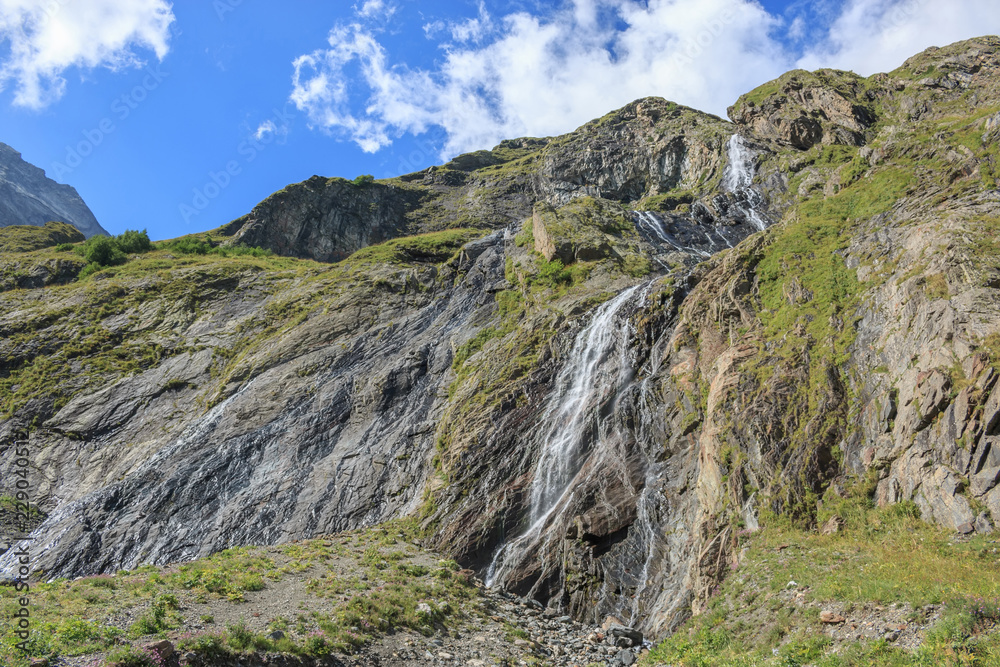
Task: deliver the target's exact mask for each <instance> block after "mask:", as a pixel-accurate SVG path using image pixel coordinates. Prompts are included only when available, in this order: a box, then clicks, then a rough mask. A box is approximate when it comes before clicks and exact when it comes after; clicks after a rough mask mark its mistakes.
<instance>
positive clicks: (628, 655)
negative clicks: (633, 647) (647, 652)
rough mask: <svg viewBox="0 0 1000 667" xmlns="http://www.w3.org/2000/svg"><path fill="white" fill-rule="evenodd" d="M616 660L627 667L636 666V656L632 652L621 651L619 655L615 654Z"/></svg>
mask: <svg viewBox="0 0 1000 667" xmlns="http://www.w3.org/2000/svg"><path fill="white" fill-rule="evenodd" d="M615 660H616V661H617V662H618V664H619V665H625V666H626V667H627V666H628V665H634V664H635V654H633V653H632V651H628V650H626V649H622V650H621V651H618V653H616V654H615Z"/></svg>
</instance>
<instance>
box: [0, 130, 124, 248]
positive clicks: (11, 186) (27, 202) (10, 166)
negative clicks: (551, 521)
mask: <svg viewBox="0 0 1000 667" xmlns="http://www.w3.org/2000/svg"><path fill="white" fill-rule="evenodd" d="M52 220H54V221H58V222H65V223H67V224H70V225H73V226H74V227H76V228H77V229H79V230H80V231H81V232H83V235H84V236H86V237H87V238H90V237H91V236H95V235H98V234H105V235H106V234H107V232H106V231H104V229H103V228H102V227H101V226H100V224H98V222H97V219H96V218H95V217H94V214H93V212H91V210H90V208H88V207H87V205H86V204H85V203H84V201H83V199H81V198H80V195H79V193H77V191H76V190H75V189H74V188H73V187H71V186H69V185H60V184H59V183H56V182H55V181H53V180H52V179H50V178H48V177H46V175H45V172H44V171H43V170H41V169H39V168H38V167H36V166H34V165H32V164H29V163H27V162H25V161H24V160H22V159H21V154H20V153H18V152H17V151H16V150H14V149H13V148H11V147H10V146H8V145H7V144H3V143H0V227H7V226H9V225H33V226H36V227H40V226H42V225H44V224H45V223H46V222H49V221H52Z"/></svg>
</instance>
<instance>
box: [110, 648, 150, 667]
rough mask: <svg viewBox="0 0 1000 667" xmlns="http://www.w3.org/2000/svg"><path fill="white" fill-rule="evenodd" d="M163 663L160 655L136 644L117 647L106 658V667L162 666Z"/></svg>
mask: <svg viewBox="0 0 1000 667" xmlns="http://www.w3.org/2000/svg"><path fill="white" fill-rule="evenodd" d="M161 664H162V661H161V660H159V658H158V656H156V655H153V653H151V652H147V651H143V650H142V649H139V648H137V647H135V646H123V647H122V648H119V649H115V650H114V651H112V652H111V653H109V654H108V655H107V657H106V658H105V659H104V667H160V665H161Z"/></svg>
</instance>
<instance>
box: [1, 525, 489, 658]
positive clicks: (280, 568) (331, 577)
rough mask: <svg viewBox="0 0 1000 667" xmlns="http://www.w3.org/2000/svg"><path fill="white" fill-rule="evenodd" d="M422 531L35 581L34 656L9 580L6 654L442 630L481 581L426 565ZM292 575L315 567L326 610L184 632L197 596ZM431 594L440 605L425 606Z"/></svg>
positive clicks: (313, 588)
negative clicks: (22, 645)
mask: <svg viewBox="0 0 1000 667" xmlns="http://www.w3.org/2000/svg"><path fill="white" fill-rule="evenodd" d="M419 534H421V532H420V528H419V526H418V525H417V523H416V521H415V520H413V519H409V520H399V521H393V522H389V523H387V524H383V525H382V526H378V527H375V528H371V529H368V530H364V531H354V532H348V533H343V534H341V535H338V536H336V537H329V538H320V539H315V540H308V541H304V542H298V543H295V544H290V545H286V546H284V547H273V548H269V549H265V548H253V547H241V548H235V549H229V550H226V551H223V552H220V553H218V554H215V555H213V556H211V557H209V558H205V559H200V560H197V561H194V562H191V563H187V564H184V565H180V566H175V567H169V568H160V567H152V566H144V567H141V568H139V569H137V570H135V571H133V572H119V573H117V574H116V575H115V576H98V577H86V578H83V579H78V580H75V581H68V580H65V579H58V580H55V581H52V582H49V583H36V584H32V589H31V607H30V609H31V619H32V620H31V623H32V625H31V627H32V640H31V644H30V647H29V648H30V651H29V655H23V654H21V652H20V651H18V650H17V649H16V644H17V643H18V642H19V641H20V639H19V638H18V637H17V636H16V635H15V634H14V630H15V625H14V622H13V621H12V613H13V611H14V610H15V609H16V608H17V598H18V595H19V594H18V593H17V592H16V591H14V590H13V588H10V587H0V614H2V615H0V663H2V664H4V665H10V666H11V667H24V666H25V665H27V664H28V660H29V658H30V657H55V656H74V655H88V654H93V653H96V652H101V651H110V653H109V656H108V660H107V662H108V664H119V665H121V666H122V667H126V666H133V665H145V664H146V663H145V662H143V661H144V660H146V659H147V658H148V657H149V656H146V655H145V654H143V652H142V650H141V648H140V647H141V646H142V645H144V644H145V643H148V641H149V638H150V637H169V638H171V639H172V640H173V641H174V642H175V644H176V645H177V647H178V649H179V650H180V651H182V652H184V651H188V650H193V651H198V652H200V653H202V656H203V658H206V659H207V658H211V657H213V656H214V657H216V658H219V659H223V658H238V657H239V656H240V655H242V654H246V653H248V652H254V651H271V652H282V653H287V654H294V655H300V656H309V657H320V656H323V655H328V654H330V653H332V652H341V653H344V652H352V651H354V650H355V649H356V648H357V647H359V646H361V645H362V644H364V643H365V642H367V641H369V640H370V639H371V638H373V637H376V636H379V635H381V634H383V633H387V632H394V631H397V630H399V629H404V628H406V629H411V630H414V631H416V632H420V633H423V634H425V635H430V634H432V633H433V632H434V629H435V627H439V626H440V625H441V624H447V623H450V622H451V621H452V619H453V618H455V617H456V616H458V615H459V614H460V610H461V608H462V605H463V604H464V603H465V602H467V601H469V600H472V599H473V598H475V597H476V596H477V595H478V592H477V589H476V588H475V587H473V586H472V585H471V584H470V582H469V580H468V579H467V578H466V577H465V576H464V575H463V574H461V573H459V572H458V571H457V570H458V566H457V564H456V563H455V562H454V561H445V560H441V561H437V562H436V564H433V565H427V564H425V563H424V561H428V560H429V557H428V556H427V555H426V554H422V553H421V552H419V550H418V549H416V548H414V547H413V545H412V543H411V542H412V540H414V539H416V538H417V536H418V535H419ZM430 562H432V563H433V561H430ZM344 568H346V569H347V570H349V571H351V572H356V573H357V576H354V577H350V578H348V579H346V580H345V578H344V577H343V576H341V575H340V574H339V573H340V572H341V570H342V569H344ZM310 570H313V573H311V574H308V575H306V574H303V573H306V572H307V571H310ZM362 574H363V575H364V577H363V578H362V577H361V575H362ZM292 576H308V580H307V582H306V588H307V590H308V591H310V592H311V595H312V596H313V597H314V598H316V599H317V600H322V601H323V603H322V605H320V606H321V607H322V609H323V610H324V611H322V612H310V613H308V614H302V615H300V618H299V619H298V620H297V621H296V622H295V623H294V624H291V623H289V621H288V620H286V619H282V618H276V619H274V620H273V621H272V622H271V623H270V624H269V626H268V627H269V629H268V631H267V632H254V631H252V630H250V629H249V628H248V627H247V626H246V624H244V623H242V622H240V623H235V624H232V625H230V626H229V627H228V628H226V629H225V630H224V631H221V632H218V631H215V632H204V633H197V634H194V635H192V634H190V633H188V634H186V635H179V634H178V628H179V627H180V625H181V618H182V615H183V611H184V609H185V608H186V607H187V605H188V604H190V603H198V602H204V601H205V600H208V599H216V600H224V601H225V602H226V603H229V604H233V605H241V604H242V603H243V601H244V599H245V595H246V594H248V593H252V592H255V591H264V590H268V589H273V590H275V591H280V589H281V586H282V585H283V584H282V583H281V582H282V581H283V580H284V579H285V578H287V577H292ZM422 602H427V603H428V604H429V608H430V611H429V612H425V611H418V610H417V607H418V605H419V604H420V603H422ZM136 609H138V610H142V612H141V613H140V614H139V615H138V618H137V619H136V620H135V621H134V622H133V623H132V624H131V626H130V627H128V628H120V627H114V626H113V625H109V624H107V623H106V622H104V619H105V618H106V617H109V616H116V615H121V614H122V613H123V612H125V611H128V610H136ZM250 611H252V610H251V609H249V608H248V613H249V612H250ZM290 611H292V610H290ZM192 620H194V619H188V623H190V622H191V621H192ZM201 620H202V622H210V621H211V619H209V621H206V619H205V618H204V617H202V618H201ZM273 629H282V631H283V632H285V634H286V637H285V638H283V639H280V640H273V639H270V638H269V637H267V634H268V633H269V632H270V631H271V630H273ZM123 643H124V644H125V646H122V644H123Z"/></svg>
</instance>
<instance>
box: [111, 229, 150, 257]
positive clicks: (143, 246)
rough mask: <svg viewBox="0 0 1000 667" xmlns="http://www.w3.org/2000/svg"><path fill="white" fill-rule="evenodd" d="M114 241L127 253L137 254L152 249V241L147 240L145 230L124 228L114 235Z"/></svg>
mask: <svg viewBox="0 0 1000 667" xmlns="http://www.w3.org/2000/svg"><path fill="white" fill-rule="evenodd" d="M114 240H115V243H116V244H117V245H118V247H119V248H120V249H121V251H122V252H124V253H125V254H127V255H137V254H140V253H144V252H149V251H150V250H152V249H153V243H152V242H151V241H150V240H149V235H148V234H146V230H145V229H144V230H142V231H141V232H137V231H135V230H134V229H126V230H125V231H124V232H122V233H121V234H119V235H118V236H116V237H115V239H114Z"/></svg>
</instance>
